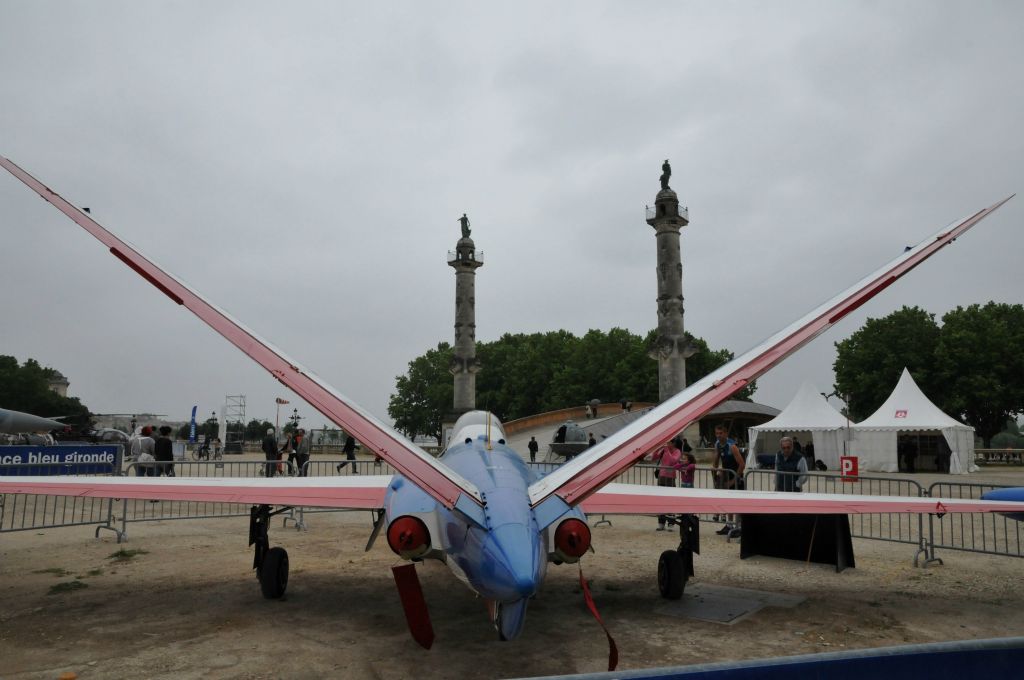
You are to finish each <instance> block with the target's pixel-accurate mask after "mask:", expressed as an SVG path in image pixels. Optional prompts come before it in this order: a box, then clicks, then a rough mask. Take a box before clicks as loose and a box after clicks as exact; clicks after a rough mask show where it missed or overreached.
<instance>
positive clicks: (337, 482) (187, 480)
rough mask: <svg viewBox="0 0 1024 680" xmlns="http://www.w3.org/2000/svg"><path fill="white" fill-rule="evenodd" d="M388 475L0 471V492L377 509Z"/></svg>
mask: <svg viewBox="0 0 1024 680" xmlns="http://www.w3.org/2000/svg"><path fill="white" fill-rule="evenodd" d="M391 479H392V475H347V476H344V477H341V476H339V477H271V478H269V479H261V478H253V479H249V478H235V477H231V478H228V477H45V476H43V477H29V476H24V477H0V495H3V494H7V493H10V494H38V495H47V496H75V497H79V498H140V499H147V500H160V501H199V502H208V503H245V504H246V505H290V506H295V507H307V508H310V507H317V508H343V509H348V510H364V509H365V510H379V509H382V508H383V507H384V494H385V492H386V491H387V487H388V484H389V483H390V482H391Z"/></svg>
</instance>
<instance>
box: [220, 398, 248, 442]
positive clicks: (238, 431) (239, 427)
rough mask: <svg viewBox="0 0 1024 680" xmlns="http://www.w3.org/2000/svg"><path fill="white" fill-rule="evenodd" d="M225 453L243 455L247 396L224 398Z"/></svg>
mask: <svg viewBox="0 0 1024 680" xmlns="http://www.w3.org/2000/svg"><path fill="white" fill-rule="evenodd" d="M224 426H225V430H226V432H225V435H224V453H242V446H243V444H244V441H245V395H244V394H229V395H228V396H226V397H224Z"/></svg>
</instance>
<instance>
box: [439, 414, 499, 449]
mask: <svg viewBox="0 0 1024 680" xmlns="http://www.w3.org/2000/svg"><path fill="white" fill-rule="evenodd" d="M488 426H490V429H489V430H488ZM453 430H454V432H455V434H453V435H452V443H453V444H454V443H456V442H464V441H465V440H467V439H471V440H476V439H477V438H479V437H480V436H485V437H488V438H489V439H490V441H494V442H496V441H498V440H499V439H505V428H504V426H502V424H501V421H500V420H498V418H497V416H495V415H494V414H493V413H491V412H490V411H467V412H466V413H463V414H462V415H461V416H459V419H458V420H456V421H455V427H454V428H453Z"/></svg>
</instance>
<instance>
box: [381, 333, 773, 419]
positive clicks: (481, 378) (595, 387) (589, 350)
mask: <svg viewBox="0 0 1024 680" xmlns="http://www.w3.org/2000/svg"><path fill="white" fill-rule="evenodd" d="M651 337H652V334H648V336H647V338H642V337H640V336H638V335H634V334H632V333H630V332H629V331H628V330H625V329H622V328H612V329H611V330H610V331H608V332H604V331H600V330H590V331H588V332H587V333H586V334H585V335H584V336H583V337H582V338H578V337H576V336H574V335H573V334H571V333H569V332H568V331H564V330H559V331H551V332H548V333H532V334H529V335H527V334H523V333H516V334H513V333H507V334H505V335H503V336H501V337H500V338H499V339H497V340H495V341H493V342H480V343H477V347H476V352H477V360H478V361H479V363H480V365H481V370H480V372H479V373H477V375H476V404H477V407H478V408H481V409H487V410H489V411H492V412H493V413H494V414H495V415H497V416H498V417H499V418H501V419H502V420H506V421H507V420H513V419H515V418H521V417H523V416H527V415H531V414H534V413H543V412H545V411H553V410H556V409H560V408H566V407H569V406H580V405H582V404H584V403H586V402H588V401H590V400H591V399H600V400H601V401H603V402H617V401H619V400H620V399H628V400H630V401H657V399H658V371H657V364H656V363H655V362H654V361H653V360H652V359H651V358H650V357H649V356H648V346H649V344H650V338H651ZM689 337H690V338H691V341H692V342H693V344H695V345H696V346H697V347H698V348H699V352H698V354H697V355H695V356H694V357H692V358H691V359H689V360H688V361H687V374H688V378H689V380H690V381H691V382H692V381H693V380H697V379H699V378H701V377H703V376H704V375H706V374H707V373H708V372H709V371H712V370H714V369H716V368H718V367H719V366H721V365H722V364H724V363H725V362H727V361H729V360H730V359H731V358H732V353H731V352H729V351H728V350H712V349H710V348H709V347H708V345H707V343H706V342H705V341H704V340H703V339H701V338H693V337H692V336H689ZM451 356H452V348H451V346H450V345H448V344H447V343H441V344H439V345H438V346H437V349H432V350H430V351H428V352H427V353H426V354H425V355H423V356H420V357H417V358H416V359H414V360H413V361H411V362H410V363H409V372H408V373H407V374H406V375H404V376H399V377H397V378H396V384H395V393H394V394H392V395H391V401H390V404H389V406H388V413H389V414H390V415H391V417H392V418H393V419H394V421H395V426H396V427H397V428H398V429H399V430H402V431H403V432H405V433H406V434H407V435H412V436H415V435H417V434H429V435H432V436H439V435H440V429H441V419H442V417H443V416H444V414H445V413H446V412H448V411H449V410H451V408H452V396H453V395H452V391H453V389H452V376H451V373H450V372H449V370H448V369H449V366H450V363H451ZM754 389H755V386H754V385H751V386H748V387H747V388H746V389H744V390H743V391H742V392H741V393H740V395H739V398H747V399H749V398H750V396H751V395H752V394H753V391H754Z"/></svg>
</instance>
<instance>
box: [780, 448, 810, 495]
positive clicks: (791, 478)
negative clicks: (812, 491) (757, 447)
mask: <svg viewBox="0 0 1024 680" xmlns="http://www.w3.org/2000/svg"><path fill="white" fill-rule="evenodd" d="M806 483H807V461H806V460H804V457H803V456H801V455H800V454H799V453H797V450H796V442H794V441H793V440H792V439H790V438H789V437H783V438H782V439H780V440H779V452H778V453H776V454H775V490H776V491H795V492H799V491H802V490H803V487H804V484H806Z"/></svg>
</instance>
